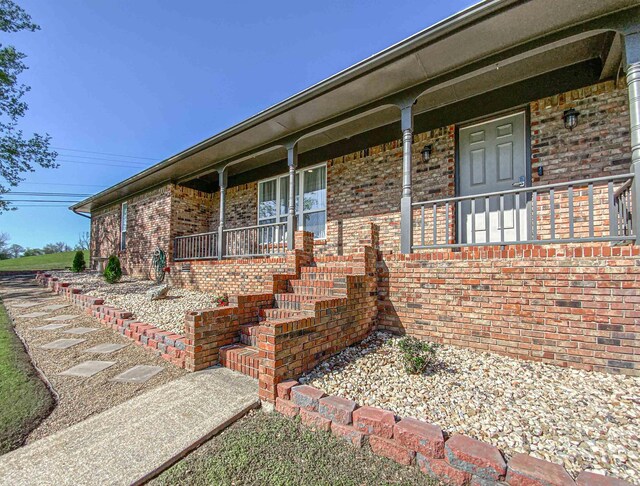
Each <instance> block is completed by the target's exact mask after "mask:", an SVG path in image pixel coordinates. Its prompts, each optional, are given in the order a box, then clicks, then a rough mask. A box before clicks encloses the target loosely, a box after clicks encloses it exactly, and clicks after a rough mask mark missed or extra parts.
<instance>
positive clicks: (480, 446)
mask: <svg viewBox="0 0 640 486" xmlns="http://www.w3.org/2000/svg"><path fill="white" fill-rule="evenodd" d="M323 402H324V403H327V402H329V403H333V404H335V403H337V404H338V405H334V407H331V406H329V407H327V406H324V407H323V406H322V403H323ZM348 402H351V403H348ZM336 406H337V407H339V408H342V412H343V413H341V414H339V415H336V413H335V407H336ZM363 409H367V413H366V419H360V418H358V417H357V415H358V414H357V411H358V410H363ZM275 410H276V411H277V412H279V413H281V414H283V415H285V416H287V417H290V418H294V417H298V416H299V417H300V419H301V422H302V424H303V425H305V426H306V427H309V428H311V429H313V430H316V431H325V432H329V431H330V432H331V433H332V434H333V435H335V436H336V437H340V438H343V439H344V440H346V441H347V442H349V443H350V444H352V445H353V446H354V447H358V448H360V447H363V446H364V444H365V443H366V442H368V443H369V447H370V449H371V451H372V452H373V453H374V454H376V455H379V456H383V457H387V458H389V459H392V460H394V461H396V462H397V463H399V464H401V465H405V466H410V465H411V466H416V467H418V468H420V470H421V471H422V472H423V473H425V474H426V475H428V476H430V477H433V478H435V479H438V480H440V481H443V482H445V483H448V484H456V485H459V486H466V485H483V486H486V485H489V484H509V485H513V486H533V485H540V486H542V485H557V486H561V485H567V486H571V485H577V486H591V485H593V486H596V485H597V486H632V485H631V483H629V482H627V481H624V480H621V479H618V478H614V477H611V476H603V475H600V474H595V473H593V472H590V471H583V472H581V473H580V474H579V475H578V476H577V478H576V479H575V480H574V479H573V478H572V477H571V476H570V475H569V473H568V472H567V471H566V470H565V468H564V467H563V466H561V465H559V464H556V463H552V462H549V461H545V460H543V459H538V458H535V457H533V456H529V455H527V454H515V455H514V457H512V458H511V459H510V460H509V461H507V460H506V458H505V456H504V454H503V453H502V451H500V450H499V449H498V448H497V447H495V446H494V445H492V444H489V443H487V442H483V441H479V440H476V439H472V438H470V437H466V436H463V435H460V434H452V435H448V434H446V433H443V432H442V430H441V429H440V427H438V426H437V425H433V424H429V423H427V422H423V421H420V420H417V419H414V418H404V419H403V420H399V421H397V420H396V419H397V417H396V416H395V414H393V412H390V411H386V410H382V409H378V408H375V407H360V406H359V405H357V404H355V402H352V401H351V400H346V399H344V398H342V397H337V396H333V395H326V394H325V393H323V392H322V390H319V389H317V388H314V387H312V386H309V385H300V384H299V383H298V382H297V381H296V380H288V381H286V382H283V383H279V384H278V386H277V398H276V406H275ZM345 411H346V414H345V413H344V412H345ZM389 414H392V415H393V417H394V425H393V433H392V434H389V431H388V427H386V425H389V424H385V423H384V422H388V417H389ZM362 415H365V414H362ZM345 417H348V418H347V419H346V420H345ZM403 421H406V422H407V425H406V426H404V427H402V426H401V427H399V425H401V424H403ZM371 439H373V443H372V440H371ZM434 445H435V447H434ZM443 445H444V452H443V449H442V446H443Z"/></svg>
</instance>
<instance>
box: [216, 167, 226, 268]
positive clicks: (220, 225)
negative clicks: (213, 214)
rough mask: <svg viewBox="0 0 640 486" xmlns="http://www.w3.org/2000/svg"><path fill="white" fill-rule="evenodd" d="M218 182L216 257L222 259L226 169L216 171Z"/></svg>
mask: <svg viewBox="0 0 640 486" xmlns="http://www.w3.org/2000/svg"><path fill="white" fill-rule="evenodd" d="M218 182H219V185H220V211H219V215H218V216H219V223H218V259H222V257H223V250H224V220H225V211H226V205H227V200H226V199H227V169H226V167H225V168H224V169H221V170H219V171H218Z"/></svg>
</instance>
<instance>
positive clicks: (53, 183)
mask: <svg viewBox="0 0 640 486" xmlns="http://www.w3.org/2000/svg"><path fill="white" fill-rule="evenodd" d="M32 184H33V185H35V186H74V187H105V188H106V187H107V186H105V185H103V184H65V183H63V182H21V183H20V185H21V186H29V185H32Z"/></svg>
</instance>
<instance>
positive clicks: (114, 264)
mask: <svg viewBox="0 0 640 486" xmlns="http://www.w3.org/2000/svg"><path fill="white" fill-rule="evenodd" d="M103 276H104V279H105V280H106V281H107V282H108V283H110V284H112V283H116V282H119V281H120V278H122V268H121V267H120V259H119V258H118V257H117V256H115V255H111V256H110V257H109V261H108V262H107V266H106V267H105V269H104V273H103Z"/></svg>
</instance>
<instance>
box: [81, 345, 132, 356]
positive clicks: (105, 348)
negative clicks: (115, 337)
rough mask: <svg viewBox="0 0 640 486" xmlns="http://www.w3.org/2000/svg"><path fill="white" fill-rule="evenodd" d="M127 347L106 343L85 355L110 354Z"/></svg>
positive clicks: (93, 348)
mask: <svg viewBox="0 0 640 486" xmlns="http://www.w3.org/2000/svg"><path fill="white" fill-rule="evenodd" d="M126 347H127V345H126V344H116V343H104V344H98V345H97V346H94V347H92V348H89V349H87V350H86V351H85V353H96V354H109V353H113V352H115V351H119V350H121V349H122V348H126Z"/></svg>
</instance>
